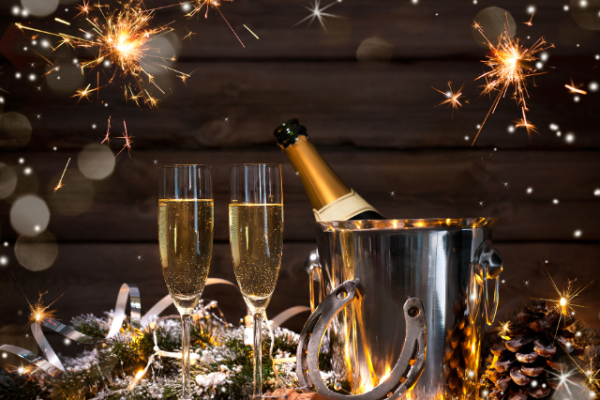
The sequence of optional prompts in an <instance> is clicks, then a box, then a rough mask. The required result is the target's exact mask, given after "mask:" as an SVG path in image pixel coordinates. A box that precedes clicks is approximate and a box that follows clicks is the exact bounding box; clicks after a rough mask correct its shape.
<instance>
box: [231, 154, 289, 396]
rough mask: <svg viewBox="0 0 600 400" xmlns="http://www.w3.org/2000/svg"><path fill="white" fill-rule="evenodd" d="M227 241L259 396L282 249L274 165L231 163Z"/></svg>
mask: <svg viewBox="0 0 600 400" xmlns="http://www.w3.org/2000/svg"><path fill="white" fill-rule="evenodd" d="M229 240H230V242H231V256H232V258H233V270H234V272H235V277H236V279H237V282H238V284H239V285H240V290H241V292H242V295H243V296H244V300H245V301H246V304H247V305H248V308H249V309H250V311H251V312H252V316H253V320H254V394H253V399H256V398H262V336H261V335H262V329H261V328H262V327H261V324H262V318H263V314H264V312H265V309H266V308H267V305H268V304H269V301H270V300H271V296H272V295H273V292H274V291H275V285H276V284H277V278H278V276H279V268H280V266H281V251H282V247H283V194H282V191H281V166H280V165H279V164H239V165H232V166H231V181H230V202H229Z"/></svg>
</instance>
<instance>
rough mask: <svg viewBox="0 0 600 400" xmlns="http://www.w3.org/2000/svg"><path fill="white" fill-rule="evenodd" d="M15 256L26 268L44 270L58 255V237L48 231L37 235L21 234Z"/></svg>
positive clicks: (16, 244) (16, 245)
mask: <svg viewBox="0 0 600 400" xmlns="http://www.w3.org/2000/svg"><path fill="white" fill-rule="evenodd" d="M15 256H16V257H17V261H19V264H21V265H22V266H23V267H24V268H26V269H28V270H30V271H43V270H45V269H47V268H49V267H50V266H51V265H52V264H54V261H55V260H56V257H57V256H58V245H57V244H56V238H55V237H54V235H53V234H51V233H50V232H48V231H46V232H43V233H41V234H39V235H38V236H35V237H29V236H23V235H21V236H19V238H18V239H17V242H16V243H15Z"/></svg>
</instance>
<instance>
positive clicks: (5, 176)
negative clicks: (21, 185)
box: [0, 163, 17, 199]
mask: <svg viewBox="0 0 600 400" xmlns="http://www.w3.org/2000/svg"><path fill="white" fill-rule="evenodd" d="M16 187H17V174H16V173H15V170H14V169H13V168H11V167H9V166H8V165H6V164H3V163H0V199H5V198H7V197H8V196H10V195H11V194H13V192H14V191H15V188H16Z"/></svg>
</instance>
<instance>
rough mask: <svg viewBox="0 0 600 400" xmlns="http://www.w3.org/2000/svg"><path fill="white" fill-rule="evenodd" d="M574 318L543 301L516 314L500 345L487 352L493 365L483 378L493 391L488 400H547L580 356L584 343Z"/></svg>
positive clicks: (582, 352) (534, 302) (532, 303)
mask: <svg viewBox="0 0 600 400" xmlns="http://www.w3.org/2000/svg"><path fill="white" fill-rule="evenodd" d="M581 336H582V335H581V333H580V331H579V330H578V324H577V323H576V320H575V318H574V317H573V316H572V315H569V314H568V313H563V312H562V310H560V309H557V308H548V307H547V305H546V302H545V301H540V300H534V301H532V302H531V304H529V305H528V306H527V307H524V308H523V310H522V311H521V312H520V313H518V314H517V316H516V317H515V318H514V320H513V321H512V322H511V324H510V326H509V328H508V332H502V342H500V343H498V344H496V345H495V346H493V347H492V348H491V349H490V351H491V353H492V354H493V355H494V356H495V357H494V359H495V363H493V364H492V365H490V366H489V367H488V370H487V371H486V378H487V379H488V380H490V381H491V382H492V383H493V385H494V386H495V388H494V389H493V390H492V392H491V393H490V398H492V399H496V400H505V399H508V400H528V399H543V398H549V397H550V396H551V395H552V394H553V392H554V390H555V389H556V388H557V387H558V384H559V381H558V378H557V374H559V373H561V372H565V371H566V370H567V367H568V366H569V365H570V363H571V361H570V358H569V357H567V355H570V356H571V357H573V358H578V357H581V356H583V354H584V347H585V341H584V340H583V339H582V338H581Z"/></svg>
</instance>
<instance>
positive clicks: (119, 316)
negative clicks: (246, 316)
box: [0, 278, 236, 376]
mask: <svg viewBox="0 0 600 400" xmlns="http://www.w3.org/2000/svg"><path fill="white" fill-rule="evenodd" d="M217 284H224V285H231V286H234V287H236V286H235V284H233V283H231V282H229V281H228V280H225V279H219V278H209V279H208V280H207V281H206V285H205V286H210V285H217ZM127 299H129V305H130V307H131V311H130V314H129V321H130V323H131V324H132V325H137V326H139V327H141V328H144V327H146V326H147V325H148V324H149V323H150V320H151V319H152V318H154V317H157V316H158V315H159V314H160V313H162V312H163V311H164V310H165V309H166V308H167V307H169V306H170V305H171V304H173V300H172V299H171V295H166V296H165V297H163V298H162V299H161V300H160V301H158V302H157V303H156V304H155V305H154V306H152V307H151V308H150V310H148V312H147V313H146V314H145V315H144V317H143V318H141V315H142V313H141V310H142V303H141V298H140V290H139V289H138V287H137V286H136V285H132V284H127V283H124V284H123V285H121V289H119V294H118V296H117V302H116V304H115V311H114V316H113V320H112V323H111V325H110V329H109V330H108V334H107V335H106V336H105V337H103V338H96V337H92V336H88V335H86V334H84V333H81V332H79V331H78V330H76V329H75V328H73V327H71V326H68V325H65V324H63V323H62V322H59V321H57V320H55V319H54V318H43V319H42V320H41V321H40V322H34V323H32V324H31V332H32V333H33V337H34V338H35V341H36V342H37V344H38V346H39V347H40V349H41V350H42V353H43V354H44V356H45V357H42V356H38V355H37V354H34V353H32V352H31V351H29V350H27V349H24V348H22V347H18V346H13V345H10V344H5V345H2V346H0V351H4V352H7V353H12V354H15V355H17V356H19V357H21V358H22V359H24V360H26V361H29V362H30V363H32V364H35V366H36V367H38V369H41V370H43V371H45V372H47V373H48V374H50V375H53V376H54V375H57V374H58V373H60V372H64V370H65V368H64V366H63V365H62V363H61V362H60V359H59V358H58V356H57V355H56V352H55V351H54V349H52V346H50V343H48V340H47V339H46V337H45V336H44V333H43V332H42V325H43V326H44V327H46V328H48V329H50V330H52V331H54V332H57V333H60V334H61V335H63V336H65V337H67V338H69V339H71V340H73V341H74V342H77V343H80V344H97V343H101V342H103V341H106V340H107V339H110V338H112V337H114V336H116V335H117V334H118V333H119V332H120V330H121V327H122V326H123V321H125V309H126V307H127ZM179 358H181V353H179Z"/></svg>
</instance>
